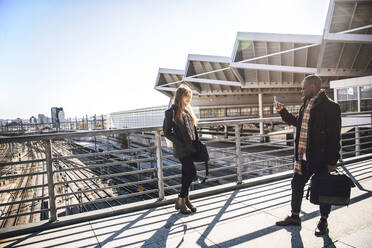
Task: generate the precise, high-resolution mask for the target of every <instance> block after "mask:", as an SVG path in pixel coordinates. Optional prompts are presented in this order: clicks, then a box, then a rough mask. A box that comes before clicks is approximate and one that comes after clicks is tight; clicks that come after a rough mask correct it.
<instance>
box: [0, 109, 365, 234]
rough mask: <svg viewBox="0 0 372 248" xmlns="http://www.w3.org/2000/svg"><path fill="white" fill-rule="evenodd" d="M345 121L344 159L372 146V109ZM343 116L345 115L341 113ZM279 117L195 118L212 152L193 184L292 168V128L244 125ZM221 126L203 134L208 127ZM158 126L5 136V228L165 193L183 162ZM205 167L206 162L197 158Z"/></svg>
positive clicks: (0, 146)
mask: <svg viewBox="0 0 372 248" xmlns="http://www.w3.org/2000/svg"><path fill="white" fill-rule="evenodd" d="M354 115H355V116H356V118H355V123H354V124H347V125H344V126H343V135H342V140H341V147H342V149H341V156H342V157H341V159H340V160H341V161H342V159H344V158H346V157H352V156H358V155H361V154H365V153H371V152H372V149H371V146H372V141H371V137H372V129H371V117H372V116H371V112H365V113H363V114H361V113H350V114H347V116H354ZM344 116H346V115H344ZM260 122H263V123H265V125H267V127H268V128H269V127H273V125H274V123H275V124H276V125H282V127H285V125H284V123H282V122H281V119H280V118H278V117H276V118H261V119H250V120H234V121H217V122H208V123H200V124H199V125H198V128H199V132H200V136H201V139H202V140H203V141H204V142H205V143H206V144H207V147H208V150H209V152H210V155H211V160H210V170H209V172H210V177H209V178H208V181H207V183H206V184H203V185H200V184H199V183H198V182H196V181H195V182H193V186H192V187H194V188H195V189H198V188H202V187H204V188H208V187H212V186H215V185H221V184H225V183H231V182H236V183H238V184H240V183H242V182H243V181H244V180H246V179H248V178H252V177H257V176H262V175H267V174H271V173H276V172H280V171H286V170H290V169H291V168H292V164H293V154H294V146H293V144H294V137H295V135H294V132H295V130H294V129H286V130H282V131H279V132H268V133H267V134H264V135H261V134H258V133H252V132H248V131H247V129H249V127H250V126H251V125H252V126H256V125H257V124H259V123H260ZM216 127H222V130H223V131H221V132H220V133H218V132H215V131H214V132H213V133H212V134H210V133H208V132H206V133H203V129H204V130H205V129H211V128H212V129H213V130H218V128H216ZM161 132H162V131H161V127H148V128H131V129H117V130H96V131H85V132H73V133H71V132H70V133H56V134H42V135H30V136H20V137H3V138H1V139H0V186H1V188H0V197H1V199H0V211H1V216H0V220H1V228H6V227H10V226H14V225H18V224H23V223H31V222H37V221H40V220H46V219H49V220H50V221H56V220H57V219H58V218H59V217H60V216H66V215H71V214H76V213H81V212H87V211H94V210H98V209H103V208H108V207H113V206H118V205H123V204H127V203H129V202H134V201H141V200H144V199H151V198H158V199H159V200H162V199H164V198H165V197H166V196H167V195H172V194H176V193H177V192H178V189H179V188H180V187H181V164H180V162H179V161H178V160H177V159H176V158H174V157H173V155H172V149H171V148H168V147H167V146H166V142H165V140H164V138H163V137H162V134H161ZM197 170H198V173H199V174H203V173H204V172H205V171H204V167H203V164H202V163H197Z"/></svg>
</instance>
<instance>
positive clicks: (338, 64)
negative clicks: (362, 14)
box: [336, 2, 358, 69]
mask: <svg viewBox="0 0 372 248" xmlns="http://www.w3.org/2000/svg"><path fill="white" fill-rule="evenodd" d="M357 7H358V3H357V2H355V4H354V9H353V13H352V14H351V17H350V21H349V25H348V29H350V28H351V25H352V23H353V20H354V15H355V11H356V9H357ZM346 31H347V30H346ZM344 32H345V31H343V32H339V33H344ZM345 44H346V43H343V44H342V48H341V52H340V56H339V57H338V61H337V65H336V69H338V67H339V66H340V62H341V58H342V55H343V54H344V49H345Z"/></svg>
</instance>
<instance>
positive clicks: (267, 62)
mask: <svg viewBox="0 0 372 248" xmlns="http://www.w3.org/2000/svg"><path fill="white" fill-rule="evenodd" d="M265 48H266V55H268V54H269V49H268V48H267V42H265ZM266 64H270V63H269V57H266ZM267 79H268V81H269V82H271V79H270V71H267Z"/></svg>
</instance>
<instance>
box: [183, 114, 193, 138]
mask: <svg viewBox="0 0 372 248" xmlns="http://www.w3.org/2000/svg"><path fill="white" fill-rule="evenodd" d="M182 118H183V123H184V124H185V127H186V130H187V133H188V134H189V136H190V139H191V140H195V139H196V137H195V130H194V125H193V124H192V117H191V114H190V113H189V112H188V111H187V110H186V109H185V111H183V113H182Z"/></svg>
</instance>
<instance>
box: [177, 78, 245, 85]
mask: <svg viewBox="0 0 372 248" xmlns="http://www.w3.org/2000/svg"><path fill="white" fill-rule="evenodd" d="M183 80H184V81H186V82H192V83H200V84H213V85H226V86H237V87H241V86H242V85H241V84H240V83H239V82H231V81H222V80H216V79H205V78H192V77H184V78H183Z"/></svg>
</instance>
